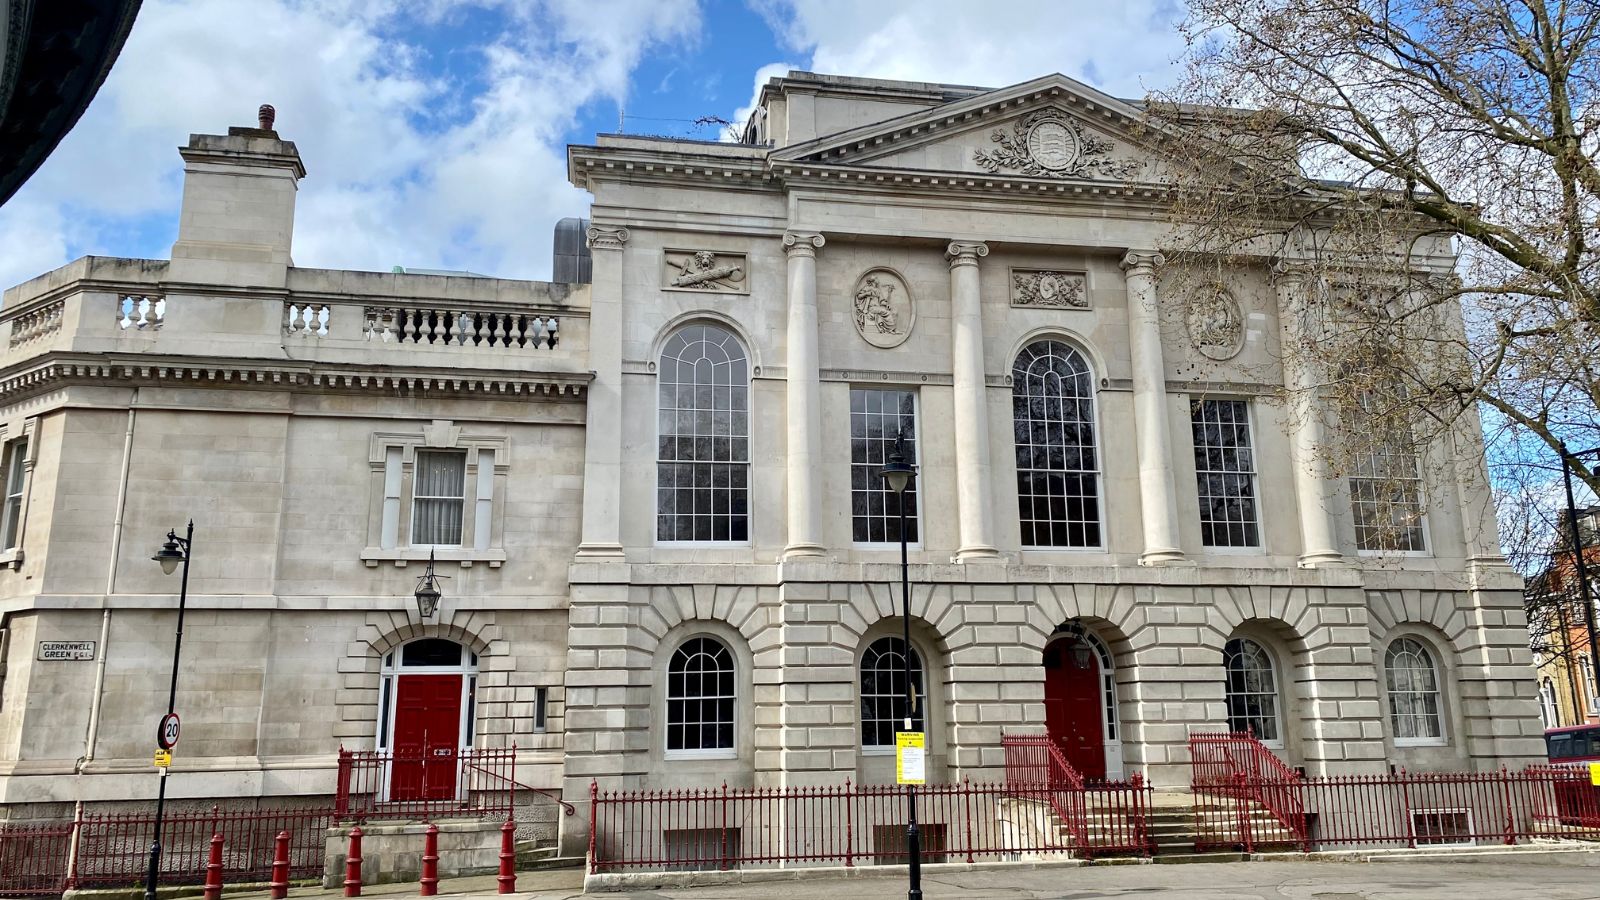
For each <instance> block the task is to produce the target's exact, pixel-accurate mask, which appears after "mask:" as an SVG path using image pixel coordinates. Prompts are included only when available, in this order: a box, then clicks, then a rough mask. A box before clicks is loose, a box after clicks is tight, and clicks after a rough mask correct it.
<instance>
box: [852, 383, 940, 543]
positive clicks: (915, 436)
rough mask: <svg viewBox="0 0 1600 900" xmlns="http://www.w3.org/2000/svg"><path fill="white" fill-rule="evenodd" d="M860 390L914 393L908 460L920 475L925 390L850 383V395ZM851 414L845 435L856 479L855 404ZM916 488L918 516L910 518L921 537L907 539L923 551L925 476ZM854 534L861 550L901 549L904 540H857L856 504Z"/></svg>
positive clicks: (907, 386) (919, 480)
mask: <svg viewBox="0 0 1600 900" xmlns="http://www.w3.org/2000/svg"><path fill="white" fill-rule="evenodd" d="M856 391H877V392H880V393H897V394H910V395H911V430H912V443H911V457H912V458H911V459H909V460H907V462H909V463H911V464H912V465H914V466H916V467H917V473H918V475H920V474H921V473H922V392H921V391H919V390H917V389H916V388H915V387H912V386H909V385H858V384H852V385H850V394H851V395H854V394H855V392H856ZM849 399H850V400H851V401H852V404H853V401H854V397H853V396H851V397H850V398H849ZM850 416H851V420H852V424H851V426H850V428H849V429H848V430H847V432H846V434H845V438H846V440H848V441H849V442H850V443H849V454H848V456H849V459H850V468H851V471H852V479H853V477H854V475H853V472H854V469H855V466H856V462H855V458H856V453H855V440H856V438H855V425H854V418H855V412H854V408H853V405H852V411H851V414H850ZM875 477H876V476H875ZM915 488H916V491H917V514H916V515H914V516H909V517H908V519H909V520H910V521H912V522H914V523H915V528H916V529H917V539H916V540H914V541H907V542H906V547H907V549H909V550H921V549H922V536H923V531H922V523H923V517H922V511H923V506H924V503H923V501H924V494H923V491H922V484H921V479H920V478H919V479H918V483H917V484H916V486H915ZM853 492H854V490H853V488H852V493H853ZM850 537H851V541H850V546H851V547H853V548H855V549H857V550H898V549H900V542H899V541H857V540H855V539H854V538H855V509H854V507H852V508H851V510H850Z"/></svg>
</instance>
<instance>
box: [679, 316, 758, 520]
mask: <svg viewBox="0 0 1600 900" xmlns="http://www.w3.org/2000/svg"><path fill="white" fill-rule="evenodd" d="M656 380H657V382H658V383H659V394H658V398H657V399H658V404H657V410H656V411H657V426H658V431H657V451H656V452H657V456H656V459H657V465H656V540H659V541H747V540H749V539H750V519H749V498H750V421H749V419H750V366H749V360H748V358H747V357H746V356H745V352H744V347H743V346H741V345H740V344H739V340H738V338H736V337H734V336H733V333H732V332H730V331H728V330H727V329H725V328H720V327H718V326H716V325H689V326H687V327H684V328H680V329H678V330H677V331H676V332H674V333H673V335H672V337H670V338H668V339H667V343H666V346H665V347H663V348H662V350H661V362H660V366H659V367H658V370H657V375H656Z"/></svg>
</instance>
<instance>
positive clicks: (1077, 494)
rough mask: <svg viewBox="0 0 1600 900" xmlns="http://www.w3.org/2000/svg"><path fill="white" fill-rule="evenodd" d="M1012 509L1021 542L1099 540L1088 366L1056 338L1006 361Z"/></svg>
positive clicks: (1097, 480)
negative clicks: (1013, 461) (1012, 443)
mask: <svg viewBox="0 0 1600 900" xmlns="http://www.w3.org/2000/svg"><path fill="white" fill-rule="evenodd" d="M1011 427H1012V432H1013V435H1014V437H1015V440H1016V451H1017V515H1018V517H1019V518H1020V520H1021V525H1022V546H1024V547H1098V546H1100V464H1099V457H1098V454H1097V453H1096V452H1095V431H1094V428H1095V426H1094V374H1093V372H1091V371H1090V369H1089V363H1088V361H1087V360H1085V359H1084V358H1083V354H1082V353H1079V352H1078V351H1077V350H1075V349H1073V348H1072V347H1071V346H1069V345H1067V344H1066V343H1064V342H1062V341H1055V340H1042V341H1034V342H1033V343H1031V344H1029V345H1028V346H1026V347H1024V348H1022V352H1021V353H1018V354H1017V359H1016V361H1015V362H1014V363H1013V364H1012V366H1011Z"/></svg>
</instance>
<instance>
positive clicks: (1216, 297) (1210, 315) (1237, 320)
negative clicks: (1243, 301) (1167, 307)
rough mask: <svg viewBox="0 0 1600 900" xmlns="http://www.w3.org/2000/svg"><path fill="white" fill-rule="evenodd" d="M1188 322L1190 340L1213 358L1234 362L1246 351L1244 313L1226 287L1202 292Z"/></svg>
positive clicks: (1191, 303)
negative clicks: (1234, 358)
mask: <svg viewBox="0 0 1600 900" xmlns="http://www.w3.org/2000/svg"><path fill="white" fill-rule="evenodd" d="M1185 320H1186V321H1185V324H1186V325H1187V326H1188V329H1189V340H1191V341H1193V342H1194V347H1195V349H1196V350H1199V351H1200V353H1201V354H1202V355H1204V356H1206V357H1208V358H1210V359H1215V360H1225V359H1232V358H1233V357H1234V356H1236V355H1238V353H1239V351H1240V350H1242V349H1243V348H1244V313H1243V312H1242V311H1241V310H1240V309H1239V301H1237V300H1235V299H1233V295H1232V294H1230V293H1228V289H1227V288H1224V287H1221V286H1217V287H1214V288H1212V289H1210V290H1207V291H1202V292H1201V293H1200V295H1199V296H1198V297H1196V298H1195V299H1193V300H1191V301H1190V302H1189V311H1188V315H1187V316H1185Z"/></svg>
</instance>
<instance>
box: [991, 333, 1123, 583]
mask: <svg viewBox="0 0 1600 900" xmlns="http://www.w3.org/2000/svg"><path fill="white" fill-rule="evenodd" d="M1044 342H1054V343H1058V344H1064V345H1066V346H1067V347H1068V348H1069V349H1071V350H1072V351H1073V352H1075V353H1077V354H1078V356H1079V357H1081V358H1082V359H1083V364H1084V367H1085V368H1086V369H1087V370H1088V374H1089V397H1088V400H1089V414H1090V415H1092V416H1093V417H1094V421H1093V423H1092V424H1093V426H1094V473H1093V474H1094V490H1095V513H1096V519H1097V521H1096V525H1097V529H1098V532H1099V536H1100V541H1099V542H1098V543H1096V544H1092V545H1091V544H1085V545H1083V546H1081V547H1074V546H1055V545H1051V544H1030V543H1027V542H1026V541H1024V540H1022V510H1021V507H1020V503H1021V497H1020V496H1019V494H1018V492H1017V486H1016V483H1015V481H1014V480H1013V483H1012V485H1011V497H1012V499H1013V501H1015V502H1017V503H1018V504H1019V506H1018V507H1017V508H1016V517H1017V518H1016V520H1017V536H1018V545H1019V546H1020V547H1021V549H1022V550H1025V551H1028V552H1043V553H1104V552H1105V551H1106V548H1107V547H1108V546H1109V544H1108V538H1107V535H1106V530H1107V529H1106V478H1105V459H1104V455H1103V454H1104V453H1105V428H1104V425H1105V421H1104V419H1103V418H1102V417H1101V415H1100V388H1099V382H1098V380H1097V378H1096V375H1095V368H1094V360H1093V359H1092V358H1091V357H1090V355H1089V352H1088V351H1087V350H1085V349H1084V348H1083V347H1082V346H1080V345H1079V344H1078V343H1077V342H1076V341H1074V340H1071V339H1069V338H1068V337H1066V336H1065V335H1061V334H1057V333H1045V334H1039V335H1035V336H1033V337H1031V338H1029V339H1028V340H1027V341H1025V342H1024V343H1023V344H1022V346H1020V347H1018V348H1017V351H1016V353H1014V354H1012V356H1011V360H1010V364H1011V368H1010V375H1011V377H1012V383H1011V385H1010V391H1011V397H1010V398H1008V399H1014V398H1015V397H1016V382H1015V377H1016V368H1017V359H1018V357H1020V356H1021V355H1022V354H1023V353H1024V352H1025V351H1026V350H1027V349H1028V348H1029V347H1032V346H1033V345H1034V344H1039V343H1044ZM1007 421H1008V422H1010V424H1011V440H1010V442H1009V443H1010V444H1011V449H1012V462H1013V468H1012V472H1013V476H1014V475H1015V474H1016V472H1017V471H1019V469H1018V467H1016V466H1015V457H1016V445H1017V431H1016V429H1017V418H1016V411H1015V410H1014V409H1013V411H1012V413H1011V415H1010V416H1009V417H1007ZM1035 471H1037V470H1035Z"/></svg>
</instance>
